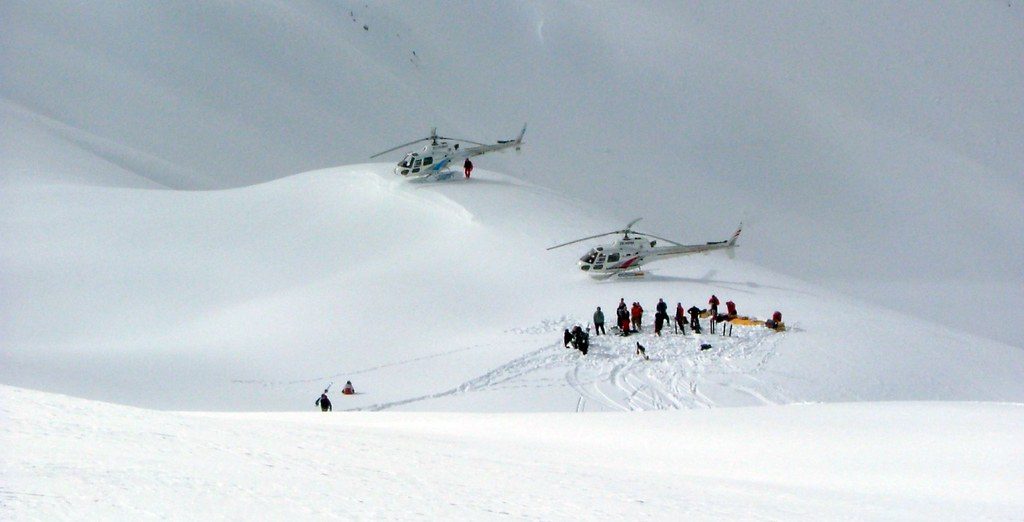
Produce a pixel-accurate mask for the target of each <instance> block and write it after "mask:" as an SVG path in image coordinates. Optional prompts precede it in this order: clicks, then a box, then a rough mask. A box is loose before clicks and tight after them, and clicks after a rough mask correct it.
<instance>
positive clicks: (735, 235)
mask: <svg viewBox="0 0 1024 522" xmlns="http://www.w3.org/2000/svg"><path fill="white" fill-rule="evenodd" d="M741 232H743V223H740V226H738V227H736V232H733V234H732V237H731V238H729V246H731V247H732V246H736V240H737V239H739V237H740V233H741Z"/></svg>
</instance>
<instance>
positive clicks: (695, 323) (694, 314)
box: [687, 305, 700, 334]
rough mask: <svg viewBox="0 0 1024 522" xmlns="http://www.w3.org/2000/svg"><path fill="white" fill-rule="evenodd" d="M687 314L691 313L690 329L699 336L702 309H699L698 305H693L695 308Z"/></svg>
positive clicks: (691, 308) (692, 307)
mask: <svg viewBox="0 0 1024 522" xmlns="http://www.w3.org/2000/svg"><path fill="white" fill-rule="evenodd" d="M687 312H690V328H691V329H692V330H693V333H695V334H699V333H700V308H697V305H693V306H691V307H690V309H689V310H687Z"/></svg>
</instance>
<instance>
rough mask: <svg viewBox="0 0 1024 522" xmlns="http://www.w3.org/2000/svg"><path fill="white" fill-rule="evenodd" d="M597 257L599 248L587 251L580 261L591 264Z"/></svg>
mask: <svg viewBox="0 0 1024 522" xmlns="http://www.w3.org/2000/svg"><path fill="white" fill-rule="evenodd" d="M595 259H597V250H591V251H590V252H587V255H585V256H583V257H581V258H580V261H583V262H584V263H588V264H589V263H593V262H594V260H595Z"/></svg>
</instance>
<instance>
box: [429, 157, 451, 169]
mask: <svg viewBox="0 0 1024 522" xmlns="http://www.w3.org/2000/svg"><path fill="white" fill-rule="evenodd" d="M449 161H451V158H445V159H443V160H441V161H439V162H437V163H435V164H434V166H433V167H431V169H430V170H441V169H442V168H443V167H444V166H445V165H447V164H448V162H449Z"/></svg>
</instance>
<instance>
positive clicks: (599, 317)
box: [594, 306, 608, 336]
mask: <svg viewBox="0 0 1024 522" xmlns="http://www.w3.org/2000/svg"><path fill="white" fill-rule="evenodd" d="M602 334H603V335H608V334H607V333H606V332H605V331H604V312H602V311H601V307H600V306H599V307H597V311H596V312H594V335H595V336H597V335H602Z"/></svg>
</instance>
